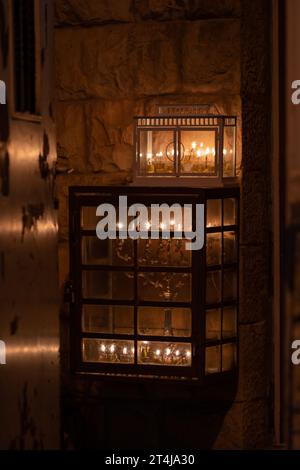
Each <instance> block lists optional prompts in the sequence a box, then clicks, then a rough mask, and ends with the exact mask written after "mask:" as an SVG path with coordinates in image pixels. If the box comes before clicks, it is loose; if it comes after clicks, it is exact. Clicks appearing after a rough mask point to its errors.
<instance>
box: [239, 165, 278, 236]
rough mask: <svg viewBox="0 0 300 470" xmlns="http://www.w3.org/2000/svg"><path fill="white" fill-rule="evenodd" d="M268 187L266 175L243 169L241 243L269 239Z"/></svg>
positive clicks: (269, 196) (269, 194)
mask: <svg viewBox="0 0 300 470" xmlns="http://www.w3.org/2000/svg"><path fill="white" fill-rule="evenodd" d="M270 198H271V193H270V187H269V181H268V175H266V174H265V173H262V172H259V171H253V172H247V173H246V172H245V171H243V179H242V184H241V210H240V215H241V217H240V219H241V220H240V223H241V227H240V230H241V234H240V240H241V244H242V245H249V244H252V245H258V244H262V245H263V244H264V245H266V244H267V243H268V240H269V239H270Z"/></svg>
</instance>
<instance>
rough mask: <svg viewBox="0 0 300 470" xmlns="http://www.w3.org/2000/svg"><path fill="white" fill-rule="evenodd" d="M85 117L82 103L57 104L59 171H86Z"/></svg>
mask: <svg viewBox="0 0 300 470" xmlns="http://www.w3.org/2000/svg"><path fill="white" fill-rule="evenodd" d="M85 121H86V116H85V110H84V106H83V105H82V103H57V104H56V128H57V154H58V155H57V158H58V161H57V165H58V169H59V170H62V171H64V170H68V169H73V170H75V171H79V172H83V173H84V172H85V171H87V159H86V131H85V128H86V124H85Z"/></svg>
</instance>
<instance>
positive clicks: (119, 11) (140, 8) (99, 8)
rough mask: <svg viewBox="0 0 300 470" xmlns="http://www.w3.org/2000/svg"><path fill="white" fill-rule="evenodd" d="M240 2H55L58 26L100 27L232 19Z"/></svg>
mask: <svg viewBox="0 0 300 470" xmlns="http://www.w3.org/2000/svg"><path fill="white" fill-rule="evenodd" d="M239 14H240V0H214V2H212V1H211V0H65V1H64V2H59V1H56V22H57V24H58V25H60V26H61V25H67V24H68V25H77V24H80V25H82V24H84V25H102V24H107V23H117V22H132V21H140V20H155V21H166V20H167V21H170V20H178V19H189V20H195V19H199V18H222V17H235V16H238V15H239Z"/></svg>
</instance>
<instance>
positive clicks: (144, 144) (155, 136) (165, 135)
mask: <svg viewBox="0 0 300 470" xmlns="http://www.w3.org/2000/svg"><path fill="white" fill-rule="evenodd" d="M135 137H136V179H137V181H139V182H141V181H142V180H143V183H147V181H148V182H149V183H150V181H152V183H153V178H158V179H160V180H161V177H164V178H165V180H166V179H169V180H170V181H171V182H173V181H174V178H176V181H177V183H178V181H179V179H182V180H184V179H189V180H191V179H192V180H194V181H195V177H197V179H198V180H199V181H202V182H203V180H206V181H207V182H208V181H211V182H212V183H213V184H215V183H216V182H218V181H219V182H222V181H223V182H224V181H230V180H231V179H233V178H235V176H236V117H234V116H220V115H198V116H189V117H188V116H152V117H151V116H149V117H137V118H136V133H135Z"/></svg>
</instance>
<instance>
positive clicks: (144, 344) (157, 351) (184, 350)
mask: <svg viewBox="0 0 300 470" xmlns="http://www.w3.org/2000/svg"><path fill="white" fill-rule="evenodd" d="M138 363H139V364H145V365H149V364H152V365H162V366H177V367H178V366H183V367H188V366H191V364H192V348H191V344H190V343H173V342H162V341H139V342H138Z"/></svg>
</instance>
